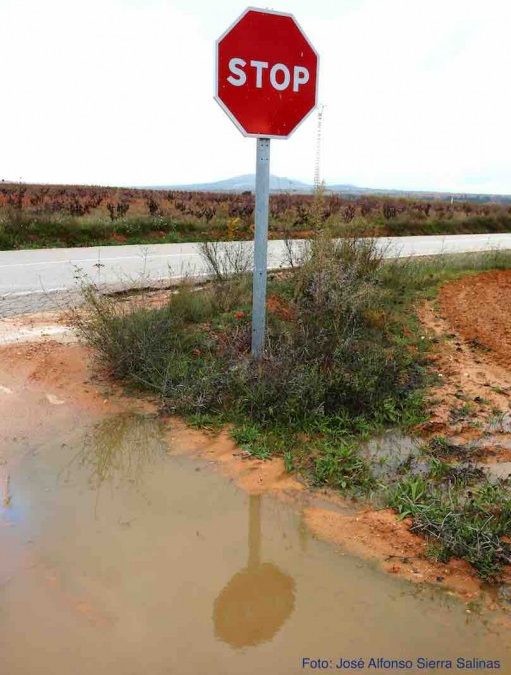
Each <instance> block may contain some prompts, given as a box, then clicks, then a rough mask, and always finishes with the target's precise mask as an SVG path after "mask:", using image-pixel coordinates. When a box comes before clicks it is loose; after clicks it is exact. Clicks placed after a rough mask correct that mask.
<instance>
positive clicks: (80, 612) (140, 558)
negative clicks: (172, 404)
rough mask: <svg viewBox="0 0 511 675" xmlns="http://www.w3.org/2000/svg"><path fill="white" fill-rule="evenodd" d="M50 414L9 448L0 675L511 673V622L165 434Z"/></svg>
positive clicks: (127, 417)
mask: <svg viewBox="0 0 511 675" xmlns="http://www.w3.org/2000/svg"><path fill="white" fill-rule="evenodd" d="M34 403H37V402H34ZM40 403H41V405H42V404H43V402H40ZM44 405H46V406H47V408H46V409H47V410H48V415H47V416H44V417H42V418H41V419H39V421H38V422H36V421H34V422H33V423H32V422H31V420H30V417H29V416H28V417H27V413H26V411H21V412H20V424H22V425H23V428H24V429H25V430H24V431H23V430H22V431H20V433H19V434H18V435H15V434H14V433H13V432H12V425H11V431H10V432H9V435H7V436H6V435H4V437H3V439H2V441H1V443H2V444H1V446H0V485H1V486H2V491H1V492H0V497H2V499H1V500H0V673H1V675H34V674H36V673H42V674H44V675H46V674H51V675H71V674H72V675H107V674H108V675H141V674H142V673H144V674H145V673H147V674H148V675H162V674H164V673H176V674H179V675H181V674H182V675H188V674H190V675H198V674H202V673H204V674H208V675H210V674H211V675H228V674H236V675H239V674H248V675H252V674H254V675H255V674H258V673H265V674H273V673H275V674H278V675H286V674H287V673H300V672H307V671H304V670H302V668H301V658H302V657H311V658H319V657H321V658H324V659H327V660H329V659H332V661H333V662H334V664H335V662H336V661H337V659H338V658H339V657H341V656H343V657H345V658H351V659H355V658H359V657H362V658H366V659H367V658H369V657H371V656H374V657H388V658H415V657H418V656H425V657H429V658H435V659H442V658H443V659H447V658H456V657H458V656H461V657H467V658H468V657H479V658H484V659H500V660H501V662H502V668H501V672H507V673H509V672H511V650H510V647H509V637H510V634H511V631H510V630H509V628H506V627H500V628H499V625H500V624H501V619H503V618H504V617H505V611H504V610H501V609H499V610H496V611H494V612H492V613H487V612H486V611H485V612H478V611H476V610H475V609H474V608H472V610H471V611H470V613H467V607H466V606H465V605H464V604H462V603H461V602H459V601H458V600H457V599H456V598H454V597H452V596H450V595H449V594H447V593H445V592H442V591H439V590H433V589H432V588H430V587H420V586H416V585H413V584H410V583H409V582H406V581H403V580H400V579H397V578H396V577H394V576H392V575H386V574H385V573H383V572H381V571H380V570H379V569H378V568H377V567H376V566H375V565H373V564H370V563H367V562H364V561H361V560H358V559H355V558H353V557H350V556H348V555H344V554H343V552H342V551H341V550H340V549H338V548H336V547H334V546H332V545H330V544H327V543H325V542H321V541H318V540H315V539H314V538H313V537H312V536H311V535H310V534H309V532H308V530H307V528H306V526H305V525H304V523H303V521H302V517H301V514H300V510H299V507H298V506H293V505H292V504H287V503H284V502H283V501H281V500H277V499H275V498H272V497H267V496H264V497H261V496H249V495H247V494H245V493H243V492H241V491H240V490H239V489H238V488H236V487H235V486H234V484H233V483H231V482H229V481H228V480H227V479H226V478H225V477H223V476H222V475H220V474H219V473H217V472H216V471H215V469H214V467H212V466H211V465H209V464H208V463H206V462H202V461H199V460H196V459H193V458H191V457H187V456H183V455H179V456H173V455H172V448H168V447H167V445H166V442H165V441H164V436H163V430H162V428H161V426H160V423H159V422H158V421H157V420H156V419H154V418H152V417H150V416H144V415H136V414H121V415H112V416H105V417H103V418H100V417H95V418H93V417H92V416H91V414H90V413H89V414H86V413H84V412H80V413H79V412H77V411H76V410H74V411H72V410H71V409H70V408H68V406H67V405H55V406H53V407H52V406H49V405H48V403H47V402H45V403H44ZM504 625H505V624H504V623H503V624H502V626H504ZM358 672H376V671H373V670H365V671H358ZM386 672H397V671H394V670H390V671H389V670H387V671H386ZM400 672H415V670H413V671H410V670H407V671H400ZM417 672H420V671H417ZM422 672H431V671H422ZM435 672H440V671H435ZM446 672H447V671H446ZM478 672H482V671H478Z"/></svg>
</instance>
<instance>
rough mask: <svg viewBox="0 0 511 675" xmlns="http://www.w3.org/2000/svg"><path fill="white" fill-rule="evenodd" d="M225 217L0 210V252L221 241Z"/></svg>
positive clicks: (465, 223)
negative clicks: (208, 220)
mask: <svg viewBox="0 0 511 675" xmlns="http://www.w3.org/2000/svg"><path fill="white" fill-rule="evenodd" d="M229 222H230V219H229V218H221V217H219V218H216V219H215V220H214V221H213V222H212V223H209V224H208V223H206V222H204V221H202V220H200V219H199V220H198V219H196V218H188V219H187V218H185V217H183V218H179V217H171V216H162V215H157V216H149V215H140V216H136V215H127V216H125V217H122V218H118V219H117V220H114V221H112V220H110V218H108V217H106V216H101V217H98V216H91V215H88V216H70V215H66V214H65V213H58V212H57V213H48V214H31V213H30V212H29V211H26V212H21V213H15V215H14V216H12V215H11V216H10V215H9V212H7V211H5V212H2V213H0V250H12V249H22V248H59V247H77V246H107V245H108V246H115V245H122V244H154V243H183V242H200V241H205V240H211V239H216V240H225V239H229V238H230V237H231V233H230V230H229ZM304 228H305V230H310V229H311V228H313V224H311V223H309V224H307V225H304V226H302V227H301V228H300V227H296V226H293V225H292V223H291V224H289V223H286V222H285V221H283V220H282V219H281V218H279V219H273V220H272V221H271V222H270V237H277V238H279V239H282V238H284V236H285V233H288V235H289V236H291V237H293V236H296V234H294V232H295V231H296V232H297V233H300V232H301V231H303V229H304ZM330 228H331V232H332V234H333V235H334V236H337V237H343V236H346V234H347V233H350V232H351V233H353V234H356V235H357V236H359V237H370V236H375V235H376V236H385V235H389V236H407V235H434V234H476V233H479V234H482V233H495V232H509V231H510V230H511V215H508V214H498V215H487V216H484V215H480V216H469V217H464V218H461V219H459V218H453V219H440V220H439V219H427V220H414V219H411V218H403V217H399V218H398V219H396V220H385V219H383V218H382V217H377V218H375V219H373V220H370V221H366V220H365V219H363V218H357V219H355V220H354V221H353V222H352V223H350V224H349V225H346V223H344V222H340V221H338V220H337V221H335V222H332V223H331V225H330ZM251 237H252V235H251V231H250V229H249V227H244V228H243V229H242V230H239V231H236V238H245V239H247V238H251Z"/></svg>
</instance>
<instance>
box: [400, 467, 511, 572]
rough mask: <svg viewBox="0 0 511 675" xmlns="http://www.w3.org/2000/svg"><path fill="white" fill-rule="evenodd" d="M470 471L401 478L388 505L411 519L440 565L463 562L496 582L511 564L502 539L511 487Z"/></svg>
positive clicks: (508, 522) (508, 524) (510, 526)
mask: <svg viewBox="0 0 511 675" xmlns="http://www.w3.org/2000/svg"><path fill="white" fill-rule="evenodd" d="M469 469H470V467H467V468H466V470H465V472H464V473H459V475H456V476H454V477H453V476H452V475H451V476H449V473H447V476H449V477H448V479H447V480H446V474H445V472H444V474H443V475H442V473H440V474H439V473H438V470H437V469H434V470H433V471H432V470H431V469H430V472H429V474H428V475H427V476H413V475H412V476H408V477H406V478H403V479H402V480H400V481H398V482H397V483H395V484H394V485H392V486H391V488H390V489H389V494H388V500H387V503H388V505H389V506H391V507H393V508H394V509H396V511H397V512H398V513H399V514H400V516H402V517H403V518H404V517H411V518H412V519H413V524H412V527H411V529H412V531H413V532H417V533H419V534H422V535H424V536H426V537H428V539H429V540H430V554H431V552H432V551H434V557H435V558H436V559H437V560H440V561H441V562H447V561H448V560H449V559H450V558H452V557H456V558H462V559H463V560H466V561H467V562H469V563H470V564H471V565H472V566H473V567H474V568H475V569H476V570H477V572H478V573H479V575H480V576H481V577H482V578H483V579H486V580H489V581H492V580H495V579H497V578H498V576H499V574H500V572H501V571H502V568H503V566H504V565H506V564H510V563H511V546H510V545H509V543H507V541H506V540H504V541H503V539H502V538H503V537H508V536H509V534H510V533H511V491H510V486H509V484H508V483H507V482H502V481H499V482H495V483H492V482H490V481H489V480H488V479H486V478H484V477H482V475H481V472H480V471H479V472H478V471H477V469H474V467H472V468H471V470H469Z"/></svg>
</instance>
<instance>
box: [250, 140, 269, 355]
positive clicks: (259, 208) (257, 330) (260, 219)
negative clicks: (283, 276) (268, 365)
mask: <svg viewBox="0 0 511 675" xmlns="http://www.w3.org/2000/svg"><path fill="white" fill-rule="evenodd" d="M269 199H270V139H269V138H258V139H257V149H256V191H255V236H254V277H253V286H252V356H253V357H254V358H256V359H260V358H261V356H262V355H263V351H264V334H265V324H266V274H267V273H266V270H267V257H268V255H267V254H268V208H269Z"/></svg>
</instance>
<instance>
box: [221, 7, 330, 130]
mask: <svg viewBox="0 0 511 675" xmlns="http://www.w3.org/2000/svg"><path fill="white" fill-rule="evenodd" d="M318 60H319V58H318V55H317V53H316V51H315V49H314V47H313V46H312V45H311V43H310V42H309V41H308V39H307V37H306V36H305V34H304V33H303V31H302V29H301V28H300V26H299V25H298V23H297V22H296V20H295V18H294V17H293V16H292V15H291V14H281V13H279V12H270V11H267V10H261V9H251V8H249V9H247V10H245V12H244V13H243V14H242V15H241V16H240V18H239V19H238V20H237V21H236V22H235V23H234V24H233V25H232V26H231V27H230V28H229V29H228V30H227V31H226V32H225V33H224V34H223V35H222V37H221V38H220V39H219V40H218V41H217V45H216V94H215V99H216V100H217V101H218V103H219V104H220V105H221V106H222V108H223V109H224V110H225V112H226V113H227V114H228V115H229V117H230V118H231V119H232V121H233V122H234V123H235V124H236V126H237V127H238V129H239V130H240V131H241V132H242V133H243V134H244V135H245V136H257V137H265V138H287V137H288V136H290V135H291V134H292V133H293V131H294V130H295V129H296V127H297V126H298V125H299V124H300V122H302V120H303V119H305V117H307V115H308V114H309V113H310V112H311V111H312V110H313V108H314V106H315V105H316V90H317V80H318V77H317V71H318Z"/></svg>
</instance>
